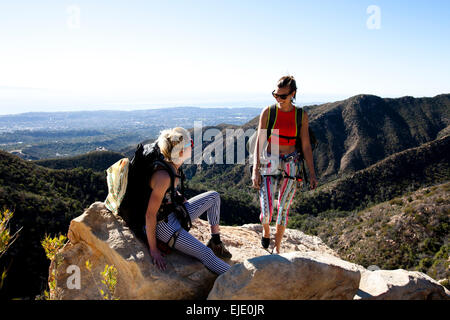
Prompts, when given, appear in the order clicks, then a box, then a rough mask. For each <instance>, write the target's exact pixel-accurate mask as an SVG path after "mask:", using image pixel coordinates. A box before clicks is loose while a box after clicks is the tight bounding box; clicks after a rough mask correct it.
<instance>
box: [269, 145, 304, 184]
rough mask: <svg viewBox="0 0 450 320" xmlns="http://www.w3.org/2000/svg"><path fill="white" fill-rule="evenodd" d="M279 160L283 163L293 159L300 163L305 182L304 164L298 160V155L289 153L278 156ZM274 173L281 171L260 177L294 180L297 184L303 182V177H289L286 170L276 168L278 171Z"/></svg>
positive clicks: (298, 175)
mask: <svg viewBox="0 0 450 320" xmlns="http://www.w3.org/2000/svg"><path fill="white" fill-rule="evenodd" d="M280 159H281V160H283V161H291V160H293V159H297V160H299V161H301V162H302V164H303V176H305V180H306V174H304V173H305V163H304V162H303V160H302V159H301V158H300V156H299V154H298V153H297V152H296V151H294V152H293V153H290V154H288V155H286V156H280ZM276 171H281V172H277V173H261V176H262V177H266V176H273V177H277V178H280V177H281V178H287V179H291V180H295V181H297V182H302V181H303V177H302V175H300V174H297V175H295V176H291V175H289V174H288V173H287V172H286V170H284V169H282V168H278V170H276Z"/></svg>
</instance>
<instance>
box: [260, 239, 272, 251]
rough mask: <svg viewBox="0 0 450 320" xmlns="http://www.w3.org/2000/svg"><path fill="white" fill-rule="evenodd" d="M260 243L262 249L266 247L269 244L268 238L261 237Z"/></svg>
mask: <svg viewBox="0 0 450 320" xmlns="http://www.w3.org/2000/svg"><path fill="white" fill-rule="evenodd" d="M261 245H262V247H263V248H264V249H268V248H269V245H270V238H264V237H262V238H261Z"/></svg>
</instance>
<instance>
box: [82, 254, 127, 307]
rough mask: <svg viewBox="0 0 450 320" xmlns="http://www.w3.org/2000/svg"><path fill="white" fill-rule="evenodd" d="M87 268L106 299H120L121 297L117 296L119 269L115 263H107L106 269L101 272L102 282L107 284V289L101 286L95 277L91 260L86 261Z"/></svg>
mask: <svg viewBox="0 0 450 320" xmlns="http://www.w3.org/2000/svg"><path fill="white" fill-rule="evenodd" d="M86 269H87V270H88V271H89V273H90V275H91V277H92V280H93V281H94V283H95V285H96V286H97V288H98V291H99V292H100V294H101V296H102V297H103V299H104V300H119V298H118V297H117V296H116V286H117V275H118V271H117V268H116V267H115V266H114V265H112V266H110V265H108V264H107V265H105V269H104V270H103V271H102V272H101V273H100V275H101V276H102V280H101V283H102V284H103V285H104V286H105V289H106V291H105V290H104V289H102V288H101V286H100V285H99V284H98V282H97V280H96V279H95V277H94V274H93V272H92V264H91V262H90V261H89V260H87V261H86Z"/></svg>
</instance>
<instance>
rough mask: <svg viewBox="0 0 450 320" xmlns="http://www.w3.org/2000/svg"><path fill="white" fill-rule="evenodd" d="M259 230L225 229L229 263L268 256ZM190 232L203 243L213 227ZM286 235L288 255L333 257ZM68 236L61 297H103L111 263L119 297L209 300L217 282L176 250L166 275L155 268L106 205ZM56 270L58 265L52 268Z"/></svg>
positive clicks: (198, 225)
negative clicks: (76, 279)
mask: <svg viewBox="0 0 450 320" xmlns="http://www.w3.org/2000/svg"><path fill="white" fill-rule="evenodd" d="M260 227H261V226H256V225H247V226H244V227H226V226H222V227H221V234H222V236H221V238H222V240H223V242H224V243H225V244H226V246H227V247H228V248H229V250H230V251H231V252H232V254H233V258H232V260H231V261H229V263H230V264H235V263H240V262H243V261H244V260H246V259H249V258H253V257H257V256H261V255H267V254H268V253H267V251H265V250H264V249H262V248H261V246H260V245H259V241H260V235H259V234H258V233H257V232H256V231H254V230H258V228H259V230H261V229H260ZM190 232H191V234H193V235H194V236H195V237H196V238H198V239H199V240H200V241H202V242H203V243H206V242H207V241H208V240H209V238H210V230H209V225H208V223H207V222H206V221H203V220H200V219H198V220H196V221H195V222H194V225H193V227H192V229H191V231H190ZM286 234H287V235H288V239H287V240H286V241H285V242H284V244H283V246H282V249H283V251H293V250H302V251H304V252H306V251H310V250H318V251H320V252H324V253H329V254H334V252H333V251H332V250H331V249H329V248H328V247H327V246H325V245H324V244H323V243H322V242H321V241H320V239H319V238H317V237H311V236H307V235H305V234H303V233H302V232H300V231H295V230H287V231H286ZM68 238H69V242H68V243H67V244H66V245H65V246H64V248H62V250H61V251H60V252H59V255H60V257H62V262H60V263H59V265H58V266H57V267H56V275H57V276H56V280H57V288H58V290H57V291H58V295H57V298H59V299H101V298H102V297H101V295H100V293H99V287H100V288H102V289H104V288H103V287H102V285H101V276H100V273H101V272H102V271H103V270H104V268H105V265H107V264H108V265H114V266H115V267H116V269H117V270H118V279H117V287H116V292H115V295H116V296H117V297H119V298H120V299H121V300H125V299H205V298H206V297H207V296H208V293H209V291H210V290H211V288H212V287H213V285H214V281H215V280H216V278H217V275H216V274H214V273H212V272H210V271H209V270H208V269H206V268H205V267H204V266H203V264H202V263H200V262H199V261H197V260H195V259H194V258H191V257H189V256H186V255H184V254H182V253H179V252H177V251H175V250H173V251H172V252H171V253H170V254H169V255H167V256H166V257H165V260H166V263H167V269H166V271H160V270H159V269H158V268H157V267H155V266H154V265H153V264H152V262H151V258H150V254H149V252H148V249H147V248H146V246H145V245H144V244H143V243H142V242H141V241H140V240H138V239H136V237H135V236H134V233H133V232H132V231H131V230H130V229H129V228H128V227H127V226H126V224H125V222H124V221H123V220H122V219H121V218H120V217H118V216H115V215H114V214H113V213H112V212H111V211H109V210H108V209H106V207H105V206H104V204H103V202H96V203H94V204H92V205H91V206H90V207H89V208H88V209H87V210H86V211H85V212H84V213H83V214H82V215H80V216H79V217H77V218H76V219H73V220H72V221H71V223H70V226H69V232H68ZM87 260H89V261H90V262H91V264H92V272H89V271H88V270H87V269H86V267H85V263H86V261H87ZM70 266H76V267H78V268H79V270H80V280H81V283H80V289H70V288H71V287H74V285H73V283H72V282H73V281H74V280H73V276H74V274H73V271H70V270H72V269H71V268H69V267H70ZM53 268H55V265H54V263H52V265H51V266H50V270H52V269H53ZM68 268H69V269H68ZM72 268H73V267H72ZM69 271H70V272H69ZM71 283H72V285H70V284H71Z"/></svg>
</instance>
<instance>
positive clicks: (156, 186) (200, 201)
mask: <svg viewBox="0 0 450 320" xmlns="http://www.w3.org/2000/svg"><path fill="white" fill-rule="evenodd" d="M157 144H158V146H159V148H160V151H161V153H162V155H163V156H164V160H165V161H166V162H167V163H168V164H169V165H170V166H171V167H172V169H173V171H174V173H175V174H177V175H179V168H180V166H181V165H182V164H183V162H184V161H185V160H187V159H190V158H191V153H192V147H193V145H192V139H191V137H190V134H189V132H188V131H187V130H186V129H184V128H180V127H177V128H174V129H168V130H164V131H162V132H161V134H160V136H159V137H158V139H157ZM178 180H179V179H178V178H176V180H175V186H177V184H178V183H179V181H178ZM149 183H150V188H151V190H152V191H151V196H150V199H149V202H148V207H147V212H146V214H145V230H146V234H147V240H148V244H149V248H150V255H151V256H152V260H153V263H154V264H156V265H157V266H158V267H159V268H160V269H161V270H165V268H166V263H165V261H164V258H163V257H162V255H161V252H160V250H159V249H158V246H157V240H156V239H159V240H161V241H162V242H164V243H168V242H169V241H170V240H171V239H173V238H172V237H173V236H174V234H176V235H177V236H176V241H175V243H174V244H173V247H174V248H175V249H176V250H178V251H181V252H183V253H185V254H187V255H190V256H192V257H195V258H197V259H198V260H200V261H201V262H202V263H203V264H204V265H205V266H206V267H207V268H208V269H209V270H210V271H212V272H214V273H216V274H222V273H224V272H226V271H227V270H228V269H229V268H230V265H229V264H227V263H225V262H224V261H222V260H221V259H220V258H222V259H229V258H231V254H230V252H229V251H228V250H227V249H226V248H225V247H224V245H223V243H222V241H221V240H220V228H219V218H220V195H219V193H218V192H216V191H208V192H204V193H201V194H199V195H197V196H195V197H193V198H191V199H189V200H185V202H184V205H185V208H186V210H187V212H188V213H189V216H190V218H191V221H193V220H195V219H197V218H198V217H199V216H200V215H201V214H202V213H204V212H205V211H206V213H207V216H208V222H209V224H210V227H211V239H210V240H209V242H208V244H207V245H204V244H203V243H201V242H200V241H199V240H197V239H196V238H194V237H193V236H192V235H191V234H190V233H189V232H187V231H186V230H185V229H183V228H182V227H181V225H180V222H179V221H178V220H177V217H176V215H175V213H171V214H169V215H168V217H167V219H165V220H162V221H157V213H158V211H159V209H160V207H161V204H162V203H163V199H164V198H166V199H167V198H168V196H169V192H170V184H171V179H170V176H169V173H168V172H167V171H165V170H157V171H155V172H154V173H153V175H152V176H151V178H150V181H149ZM219 257H220V258H219Z"/></svg>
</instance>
